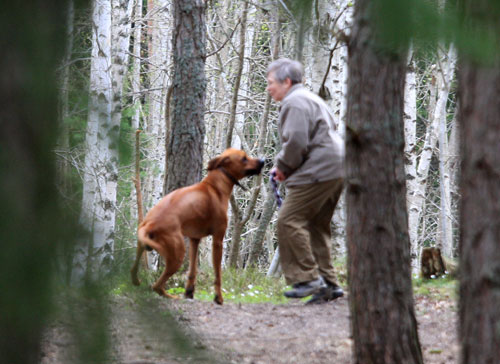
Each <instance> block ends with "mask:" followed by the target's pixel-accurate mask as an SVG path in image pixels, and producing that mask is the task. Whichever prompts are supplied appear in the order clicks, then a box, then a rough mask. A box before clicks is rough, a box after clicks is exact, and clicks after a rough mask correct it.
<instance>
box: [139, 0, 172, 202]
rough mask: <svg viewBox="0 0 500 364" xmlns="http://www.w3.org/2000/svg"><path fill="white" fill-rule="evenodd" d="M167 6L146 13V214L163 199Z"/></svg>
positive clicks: (159, 4)
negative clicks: (147, 25) (147, 28)
mask: <svg viewBox="0 0 500 364" xmlns="http://www.w3.org/2000/svg"><path fill="white" fill-rule="evenodd" d="M170 5H171V2H170V1H167V0H159V1H156V2H155V3H154V6H153V7H152V8H151V9H150V11H149V13H148V19H149V22H148V23H149V24H150V26H151V27H152V29H150V31H149V32H150V33H151V37H152V39H151V42H150V49H149V56H150V58H149V65H150V69H149V74H148V76H149V87H150V89H149V91H148V94H147V97H148V106H149V115H148V119H147V126H146V131H147V142H148V143H147V144H148V148H147V149H148V150H147V172H146V176H147V177H146V180H145V182H144V186H145V193H144V197H145V199H144V206H145V210H146V211H147V210H148V209H149V208H151V207H152V206H153V205H155V204H156V203H157V202H158V201H159V200H160V199H161V198H162V196H163V184H164V180H165V178H164V176H165V157H166V144H165V142H166V141H165V136H166V127H165V111H166V93H167V90H168V80H169V77H168V76H169V60H170V59H171V41H172V36H171V24H172V14H171V11H170Z"/></svg>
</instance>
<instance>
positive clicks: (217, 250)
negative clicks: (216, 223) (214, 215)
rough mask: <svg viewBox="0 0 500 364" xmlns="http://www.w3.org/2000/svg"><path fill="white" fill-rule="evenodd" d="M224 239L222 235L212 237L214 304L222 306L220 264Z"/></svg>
mask: <svg viewBox="0 0 500 364" xmlns="http://www.w3.org/2000/svg"><path fill="white" fill-rule="evenodd" d="M223 239H224V233H222V234H217V235H216V234H214V235H213V241H214V242H213V246H212V260H213V265H214V275H215V282H214V284H215V287H214V288H215V297H214V302H215V303H218V304H219V305H222V303H223V302H224V299H223V298H222V291H221V284H222V277H221V276H222V272H221V262H222V240H223Z"/></svg>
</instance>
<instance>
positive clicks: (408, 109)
mask: <svg viewBox="0 0 500 364" xmlns="http://www.w3.org/2000/svg"><path fill="white" fill-rule="evenodd" d="M412 55H413V52H412V51H410V52H409V56H408V58H409V59H410V63H409V65H408V69H407V73H406V82H405V101H404V102H405V104H404V123H405V170H406V193H407V198H406V200H407V203H408V216H409V219H408V220H409V221H408V232H409V235H410V244H411V266H412V272H413V274H416V273H418V270H419V262H418V256H419V254H418V243H417V239H416V236H417V233H418V220H416V219H414V218H413V219H412V218H410V216H411V217H413V214H415V213H416V211H415V209H416V207H415V206H413V196H414V194H415V193H416V190H417V186H416V181H417V152H416V144H417V91H416V87H417V85H416V78H415V68H414V64H413V62H412V61H411V59H412Z"/></svg>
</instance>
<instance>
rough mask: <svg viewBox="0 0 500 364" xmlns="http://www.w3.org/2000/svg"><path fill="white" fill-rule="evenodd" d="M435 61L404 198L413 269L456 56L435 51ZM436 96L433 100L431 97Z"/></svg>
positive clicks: (417, 259) (418, 250) (416, 262)
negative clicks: (422, 137)
mask: <svg viewBox="0 0 500 364" xmlns="http://www.w3.org/2000/svg"><path fill="white" fill-rule="evenodd" d="M438 58H439V59H440V63H441V65H442V67H441V68H440V69H436V71H435V72H436V73H435V76H433V79H434V80H435V82H436V84H435V85H434V83H431V92H430V95H431V96H430V101H429V115H431V116H430V120H429V124H428V126H427V130H426V136H425V142H424V146H423V148H422V152H421V154H420V158H419V162H418V166H417V171H416V181H415V184H412V189H413V191H412V193H410V194H409V196H408V197H409V205H410V208H409V216H408V221H409V226H410V227H411V229H410V241H411V242H412V246H413V252H414V253H415V252H418V255H417V257H416V260H413V264H412V265H413V266H415V264H418V261H419V255H420V248H419V245H420V241H419V238H418V231H419V227H420V226H419V222H420V219H421V216H422V211H423V207H424V202H425V193H426V189H427V182H428V176H429V167H430V163H431V159H432V155H433V153H434V149H435V147H436V143H437V141H438V136H439V123H440V121H441V119H442V118H445V117H446V102H447V100H448V96H449V92H450V88H449V87H450V80H451V76H452V75H453V72H454V69H455V68H454V67H455V63H456V57H453V53H452V52H451V53H450V51H449V52H448V53H447V54H443V52H442V51H438ZM436 94H437V97H436V96H434V95H436ZM420 230H422V229H420Z"/></svg>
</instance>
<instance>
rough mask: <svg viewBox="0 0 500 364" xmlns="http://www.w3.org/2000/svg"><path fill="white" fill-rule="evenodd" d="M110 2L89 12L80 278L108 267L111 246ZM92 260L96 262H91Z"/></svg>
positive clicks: (75, 267)
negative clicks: (86, 234) (85, 235)
mask: <svg viewBox="0 0 500 364" xmlns="http://www.w3.org/2000/svg"><path fill="white" fill-rule="evenodd" d="M111 36H112V35H111V2H110V1H109V0H108V1H106V0H103V1H99V0H96V1H95V2H94V4H93V12H92V53H91V66H90V67H91V70H90V90H89V94H90V95H89V111H88V120H87V132H86V139H85V146H86V155H85V164H84V175H83V200H82V211H81V215H80V221H81V223H82V224H83V226H84V227H85V228H87V229H88V230H89V232H90V235H89V237H88V239H89V240H88V241H81V242H80V244H78V245H77V247H76V252H75V258H74V264H73V272H72V274H73V278H74V279H76V280H79V279H81V278H82V277H83V276H84V275H85V273H86V272H88V270H89V269H92V266H95V267H102V266H107V267H108V268H109V266H110V263H111V261H110V258H111V257H112V255H111V254H112V249H113V247H112V246H109V245H106V242H108V241H109V240H108V238H109V235H108V234H109V231H110V229H109V227H110V223H111V221H109V220H105V218H109V216H106V208H107V207H109V204H108V203H107V195H108V191H107V185H108V180H107V177H108V171H107V167H108V165H107V156H108V153H107V144H108V143H107V142H108V138H107V135H108V133H107V132H108V130H107V129H108V126H110V125H111V108H112V98H113V91H112V83H111ZM94 260H95V261H94Z"/></svg>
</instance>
